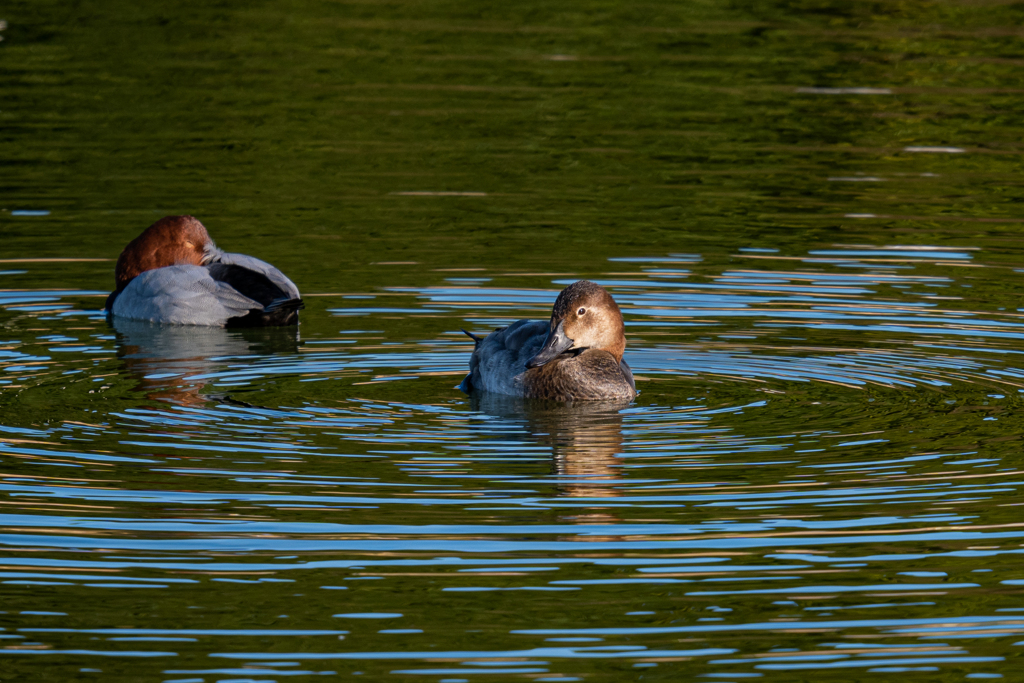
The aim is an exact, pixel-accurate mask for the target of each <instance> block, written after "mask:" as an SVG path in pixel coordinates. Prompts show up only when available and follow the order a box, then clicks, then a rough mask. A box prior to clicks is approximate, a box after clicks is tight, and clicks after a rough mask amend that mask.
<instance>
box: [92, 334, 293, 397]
mask: <svg viewBox="0 0 1024 683" xmlns="http://www.w3.org/2000/svg"><path fill="white" fill-rule="evenodd" d="M112 322H113V327H114V330H115V331H116V333H117V337H118V350H117V355H118V357H119V358H120V359H121V360H123V361H124V363H125V367H126V368H127V370H128V371H129V372H130V373H132V374H133V375H135V376H136V377H138V378H139V388H140V389H142V390H143V391H145V392H146V396H147V397H148V398H149V399H151V400H155V401H164V402H167V403H173V404H176V405H181V406H195V405H200V404H204V403H207V402H209V401H211V400H227V399H226V397H225V396H220V395H217V394H203V393H202V390H203V389H204V388H205V386H206V383H207V381H208V379H207V378H208V376H209V375H210V374H212V373H216V372H221V371H223V370H225V369H227V368H228V367H230V366H232V365H240V364H249V363H251V362H252V361H254V360H256V359H257V358H258V357H261V356H266V355H270V354H275V353H295V352H296V351H297V350H298V344H299V336H298V328H296V327H261V328H252V329H225V328H223V327H206V326H198V325H160V324H156V323H149V322H145V321H139V320H127V319H123V318H114V319H113V321H112Z"/></svg>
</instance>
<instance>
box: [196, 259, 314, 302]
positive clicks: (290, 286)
mask: <svg viewBox="0 0 1024 683" xmlns="http://www.w3.org/2000/svg"><path fill="white" fill-rule="evenodd" d="M216 264H224V265H228V266H239V267H241V268H244V269H246V270H249V271H252V272H253V273H257V274H259V275H263V276H264V277H266V278H267V280H269V281H270V282H271V283H273V284H274V285H276V286H277V287H278V288H280V290H281V293H282V296H284V297H286V298H288V299H300V298H302V295H300V294H299V288H298V287H296V286H295V283H294V282H292V281H291V280H289V279H288V276H286V275H285V274H284V273H282V272H281V271H280V270H278V269H277V268H275V267H274V266H272V265H270V264H269V263H267V262H266V261H261V260H259V259H258V258H256V257H254V256H246V255H245V254H230V253H226V252H225V253H221V254H220V255H219V256H218V257H217V261H216V263H215V264H211V265H216ZM239 291H240V292H243V293H247V292H245V290H244V289H240V290H239Z"/></svg>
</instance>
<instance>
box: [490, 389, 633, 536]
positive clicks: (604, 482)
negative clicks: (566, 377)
mask: <svg viewBox="0 0 1024 683" xmlns="http://www.w3.org/2000/svg"><path fill="white" fill-rule="evenodd" d="M628 405H629V399H621V400H618V401H586V402H574V403H559V402H556V401H530V400H523V399H518V398H514V397H511V396H504V395H501V394H491V393H481V394H475V395H474V396H473V399H472V406H473V408H474V409H475V410H479V411H481V412H484V413H487V414H489V415H496V416H500V417H504V418H510V419H516V420H522V421H524V422H525V426H526V429H527V430H528V431H529V433H530V435H531V436H532V437H533V438H535V439H536V440H537V441H538V442H540V443H542V444H544V445H545V446H549V447H550V448H551V452H552V456H553V465H554V471H555V473H556V474H557V475H559V476H560V477H563V478H564V479H566V482H565V483H564V484H562V485H561V486H560V489H561V490H562V492H563V494H564V495H567V496H578V497H610V496H616V495H618V493H617V492H616V491H615V489H614V488H613V484H614V482H616V481H618V479H619V473H618V464H619V460H618V459H617V458H616V457H615V456H616V455H617V454H618V453H620V452H621V450H622V413H621V410H622V409H623V408H625V407H626V406H628ZM602 516H604V515H602ZM588 521H590V520H588Z"/></svg>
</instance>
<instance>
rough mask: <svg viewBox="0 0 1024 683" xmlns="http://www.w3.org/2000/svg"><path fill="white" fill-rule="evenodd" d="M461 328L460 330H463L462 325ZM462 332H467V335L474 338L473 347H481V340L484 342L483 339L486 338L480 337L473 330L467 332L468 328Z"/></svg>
mask: <svg viewBox="0 0 1024 683" xmlns="http://www.w3.org/2000/svg"><path fill="white" fill-rule="evenodd" d="M459 329H460V330H462V328H461V327H460V328H459ZM462 332H463V334H465V335H466V336H467V337H469V338H470V339H472V340H473V348H475V349H478V348H480V342H482V341H483V340H484V338H483V337H478V336H476V335H475V334H473V333H472V332H467V331H466V330H462Z"/></svg>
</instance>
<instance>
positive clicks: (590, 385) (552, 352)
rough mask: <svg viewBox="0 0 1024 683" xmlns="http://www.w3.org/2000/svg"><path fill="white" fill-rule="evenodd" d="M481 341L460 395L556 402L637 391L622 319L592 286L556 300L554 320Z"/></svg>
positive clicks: (576, 286)
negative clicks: (479, 393)
mask: <svg viewBox="0 0 1024 683" xmlns="http://www.w3.org/2000/svg"><path fill="white" fill-rule="evenodd" d="M466 334H469V336H470V337H473V339H474V341H475V342H476V348H475V349H474V351H473V357H472V358H471V359H470V361H469V375H467V376H466V379H464V380H463V382H462V385H461V388H462V390H463V391H465V392H467V393H469V392H471V391H488V392H494V393H499V394H509V395H512V396H521V397H523V398H539V399H548V400H555V401H581V400H582V401H593V400H607V399H633V398H634V397H636V384H635V383H634V381H633V373H632V372H631V371H630V369H629V366H628V365H627V364H626V361H624V360H622V353H623V351H625V349H626V334H625V325H624V324H623V322H622V312H621V311H619V307H618V305H617V304H616V303H615V300H614V299H612V297H611V295H610V294H608V292H606V291H605V290H604V288H603V287H601V286H600V285H598V284H595V283H593V282H589V281H587V280H580V281H579V282H575V283H573V284H571V285H569V286H568V287H566V288H565V289H563V290H562V292H561V293H560V294H559V295H558V298H557V299H556V300H555V305H554V308H553V309H552V311H551V321H550V322H545V321H543V320H518V321H516V322H514V323H512V324H511V325H509V326H508V327H502V328H499V329H497V330H495V331H494V332H492V333H491V334H489V335H487V337H485V338H483V339H481V338H479V337H476V336H474V335H472V334H470V333H468V332H467V333H466Z"/></svg>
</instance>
